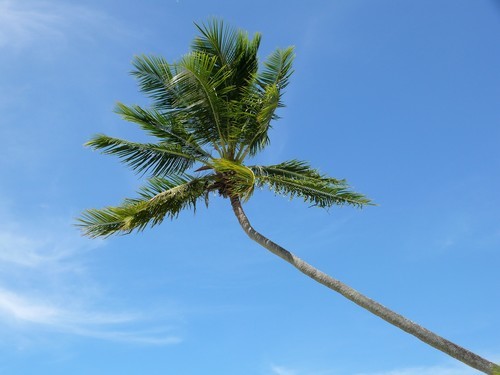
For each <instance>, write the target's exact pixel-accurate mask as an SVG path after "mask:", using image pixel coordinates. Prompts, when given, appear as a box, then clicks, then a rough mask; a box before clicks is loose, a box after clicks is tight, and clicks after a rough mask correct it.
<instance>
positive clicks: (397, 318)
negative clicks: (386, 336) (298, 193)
mask: <svg viewBox="0 0 500 375" xmlns="http://www.w3.org/2000/svg"><path fill="white" fill-rule="evenodd" d="M231 205H232V207H233V211H234V213H235V215H236V217H237V218H238V221H239V223H240V224H241V226H242V228H243V230H244V231H245V233H246V234H247V235H248V236H249V237H250V238H251V239H252V240H254V241H255V242H257V243H258V244H259V245H261V246H263V247H264V248H266V249H267V250H269V251H271V252H272V253H273V254H275V255H277V256H279V257H280V258H282V259H284V260H285V261H287V262H288V263H290V264H291V265H292V266H294V267H295V268H297V269H298V270H299V271H300V272H302V273H304V274H306V275H307V276H309V277H310V278H312V279H313V280H315V281H317V282H319V283H321V284H323V285H324V286H326V287H327V288H330V289H332V290H334V291H336V292H338V293H340V294H342V295H343V296H344V297H346V298H348V299H350V300H351V301H352V302H354V303H356V304H358V305H359V306H361V307H363V308H365V309H366V310H368V311H370V312H371V313H373V314H375V315H377V316H378V317H380V318H382V319H384V320H385V321H387V322H389V323H391V324H393V325H395V326H396V327H398V328H401V329H402V330H403V331H405V332H407V333H409V334H411V335H413V336H415V337H417V338H418V339H420V340H422V341H423V342H425V343H426V344H429V345H431V346H433V347H434V348H436V349H438V350H440V351H442V352H444V353H446V354H448V355H450V356H452V357H454V358H456V359H458V360H459V361H461V362H463V363H465V364H467V365H469V366H471V367H473V368H475V369H477V370H479V371H482V372H484V373H485V374H493V373H494V371H495V372H496V371H498V369H499V367H498V366H497V365H495V364H494V363H492V362H490V361H488V360H486V359H484V358H482V357H480V356H478V355H477V354H474V353H472V352H471V351H469V350H467V349H464V348H462V347H461V346H458V345H456V344H454V343H452V342H451V341H448V340H446V339H445V338H443V337H441V336H438V335H436V334H435V333H433V332H431V331H429V330H427V329H425V328H424V327H421V326H419V325H418V324H416V323H414V322H412V321H410V320H408V319H406V318H405V317H404V316H402V315H399V314H397V313H395V312H394V311H391V310H389V309H388V308H387V307H385V306H383V305H381V304H380V303H378V302H376V301H374V300H372V299H370V298H368V297H365V296H364V295H362V294H361V293H359V292H358V291H356V290H355V289H353V288H351V287H350V286H348V285H346V284H344V283H342V282H340V281H338V280H336V279H334V278H332V277H330V276H328V275H327V274H326V273H323V272H321V271H320V270H318V269H316V268H314V267H312V266H311V265H310V264H308V263H306V262H304V261H303V260H302V259H300V258H298V257H297V256H295V255H294V254H292V253H290V252H289V251H288V250H286V249H284V248H282V247H281V246H279V245H278V244H276V243H274V242H272V241H271V240H269V239H268V238H266V237H264V236H263V235H262V234H260V233H259V232H257V231H256V230H255V229H253V227H252V225H251V224H250V222H249V221H248V218H247V216H246V215H245V212H244V211H243V208H242V207H241V202H240V200H239V199H238V198H236V197H231Z"/></svg>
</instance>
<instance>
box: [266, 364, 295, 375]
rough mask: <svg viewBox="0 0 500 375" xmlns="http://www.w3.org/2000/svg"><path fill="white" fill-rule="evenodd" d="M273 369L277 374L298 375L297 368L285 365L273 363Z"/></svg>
mask: <svg viewBox="0 0 500 375" xmlns="http://www.w3.org/2000/svg"><path fill="white" fill-rule="evenodd" d="M271 371H272V373H273V374H276V375H297V372H296V371H295V370H292V369H291V368H288V367H284V366H277V365H272V366H271Z"/></svg>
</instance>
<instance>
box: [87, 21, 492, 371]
mask: <svg viewBox="0 0 500 375" xmlns="http://www.w3.org/2000/svg"><path fill="white" fill-rule="evenodd" d="M197 28H198V30H199V32H200V35H199V36H198V37H196V38H195V39H194V41H193V43H192V45H191V52H190V53H189V54H187V55H185V56H184V57H182V58H181V59H180V60H179V61H177V62H175V63H173V64H171V63H168V62H167V61H166V60H165V59H163V58H162V57H156V56H154V57H151V56H150V57H148V56H138V57H136V58H135V59H134V61H133V65H134V70H133V72H132V74H133V75H134V76H135V77H136V78H137V79H138V81H139V86H140V89H141V91H143V92H144V93H145V94H146V95H147V96H149V97H150V98H151V99H152V104H151V106H150V108H147V109H146V108H143V107H140V106H137V105H133V106H127V105H124V104H121V103H119V104H118V105H117V107H116V112H117V113H118V114H120V115H121V116H122V117H123V118H124V119H125V120H127V121H131V122H134V123H136V124H138V125H139V126H140V127H141V128H142V129H143V130H144V131H145V132H147V133H148V134H149V135H151V136H153V137H154V138H155V140H156V143H137V142H130V141H126V140H122V139H118V138H112V137H108V136H106V135H97V136H95V137H94V138H93V139H91V140H90V141H89V142H88V143H87V146H90V147H91V148H93V149H95V150H101V151H102V152H103V153H105V154H112V155H116V156H118V157H119V158H120V159H121V161H122V162H124V163H125V164H127V165H128V166H129V167H131V168H132V169H133V170H135V171H137V172H139V173H141V174H148V175H149V176H150V178H149V180H148V182H147V184H146V186H144V187H143V188H142V189H141V190H140V192H139V193H138V197H137V198H134V199H125V201H124V202H123V203H122V204H121V205H119V206H114V207H106V208H104V209H90V210H87V211H86V212H84V213H83V215H82V217H81V218H80V219H79V225H80V226H81V228H82V230H83V233H84V234H85V235H87V236H89V237H107V236H109V235H112V234H115V233H130V232H132V231H134V230H138V231H140V230H143V229H144V228H146V227H147V226H155V225H157V224H160V223H161V222H162V221H163V220H164V219H165V218H166V217H168V218H175V217H177V215H178V214H179V212H180V211H182V210H184V209H188V208H191V209H194V208H195V207H196V205H197V203H198V202H199V201H200V200H201V201H204V202H205V204H207V205H208V200H209V196H210V195H211V194H210V193H212V192H215V193H218V195H219V196H221V197H223V198H227V199H229V200H230V202H231V205H232V209H233V211H234V213H235V215H236V217H237V219H238V221H239V223H240V224H241V226H242V228H243V230H244V231H245V233H246V234H247V235H248V236H249V237H250V238H251V239H252V240H254V241H256V242H257V243H259V244H260V245H262V246H263V247H264V248H266V249H268V250H269V251H271V252H272V253H274V254H275V255H277V256H279V257H281V258H282V259H284V260H285V261H287V262H289V263H290V264H292V265H293V266H294V267H296V268H297V269H298V270H299V271H301V272H303V273H304V274H306V275H307V276H309V277H311V278H312V279H314V280H316V281H317V282H319V283H321V284H323V285H325V286H327V287H328V288H330V289H332V290H334V291H336V292H338V293H340V294H342V295H343V296H344V297H346V298H348V299H350V300H351V301H353V302H354V303H356V304H358V305H360V306H362V307H364V308H365V309H367V310H368V311H370V312H372V313H374V314H375V315H377V316H379V317H381V318H382V319H384V320H386V321H388V322H389V323H391V324H393V325H395V326H397V327H399V328H401V329H403V330H404V331H406V332H408V333H411V334H412V335H414V336H416V337H417V338H419V339H420V340H422V341H424V342H426V343H427V344H429V345H432V346H434V347H436V348H437V349H439V350H441V351H443V352H445V353H447V354H449V355H451V356H453V357H455V358H457V359H458V360H460V361H462V362H464V363H466V364H468V365H469V366H472V367H474V368H476V369H478V370H480V371H483V372H485V373H488V374H490V373H492V371H493V368H494V366H495V365H494V364H493V363H491V362H489V361H487V360H485V359H483V358H481V357H479V356H478V355H476V354H474V353H472V352H470V351H468V350H466V349H463V348H461V347H460V346H457V345H455V344H453V343H452V342H450V341H448V340H445V339H444V338H442V337H440V336H438V335H436V334H434V333H432V332H430V331H428V330H426V329H425V328H423V327H421V326H419V325H417V324H415V323H413V322H411V321H409V320H408V319H406V318H404V317H403V316H401V315H399V314H396V313H395V312H393V311H391V310H389V309H387V308H386V307H384V306H382V305H381V304H379V303H377V302H375V301H373V300H371V299H369V298H367V297H365V296H363V295H362V294H360V293H359V292H357V291H356V290H354V289H352V288H351V287H349V286H347V285H345V284H343V283H341V282H340V281H338V280H335V279H333V278H332V277H330V276H328V275H326V274H325V273H323V272H321V271H319V270H318V269H316V268H314V267H312V266H311V265H309V264H307V263H306V262H304V261H303V260H301V259H299V258H298V257H296V256H295V255H293V254H292V253H290V252H289V251H287V250H285V249H284V248H282V247H281V246H279V245H277V244H276V243H274V242H272V241H271V240H269V239H268V238H266V237H264V236H263V235H262V234H260V233H259V232H257V231H256V230H255V229H254V228H253V227H252V225H251V224H250V222H249V220H248V218H247V216H246V215H245V212H244V211H243V207H242V202H245V201H246V200H248V199H249V198H250V197H251V196H252V193H253V191H254V189H255V187H262V186H267V187H269V188H270V189H271V190H272V191H274V192H275V193H276V194H279V195H286V196H289V197H298V198H301V199H303V200H304V201H305V202H307V203H309V204H311V205H314V206H318V207H324V208H328V207H331V206H334V205H350V206H355V207H363V206H365V205H371V204H372V203H371V201H370V200H369V199H368V198H366V197H365V196H363V195H362V194H358V193H355V192H353V191H352V190H351V189H350V187H349V185H348V184H347V183H346V181H345V180H339V179H335V178H331V177H328V176H326V175H323V174H321V173H319V172H318V171H317V170H316V169H313V168H312V167H311V166H309V164H308V163H306V162H303V161H298V160H290V161H285V162H283V163H280V164H275V165H268V166H262V165H247V164H246V161H247V159H248V158H251V157H253V156H254V155H256V154H257V153H258V152H259V151H261V150H263V149H264V148H265V147H266V146H267V145H268V144H269V137H268V133H269V129H270V128H271V122H272V121H273V120H276V119H277V118H278V117H277V115H276V114H275V112H276V109H277V108H279V107H281V106H283V103H282V101H281V99H282V95H283V91H284V89H285V88H286V86H287V84H288V82H289V78H290V76H291V74H292V61H293V58H294V52H293V48H291V47H290V48H286V49H277V50H276V51H274V52H273V53H272V54H271V55H270V56H269V58H268V59H267V60H266V61H265V62H264V64H263V67H261V69H259V64H258V60H257V51H258V48H259V44H260V40H261V37H260V35H259V34H255V35H254V37H253V38H252V39H250V38H249V37H248V35H247V34H246V33H245V32H242V31H240V30H235V29H232V28H229V27H226V26H225V25H224V24H223V22H222V21H212V22H210V23H208V24H207V25H202V26H198V25H197ZM187 172H190V173H189V174H188V173H187Z"/></svg>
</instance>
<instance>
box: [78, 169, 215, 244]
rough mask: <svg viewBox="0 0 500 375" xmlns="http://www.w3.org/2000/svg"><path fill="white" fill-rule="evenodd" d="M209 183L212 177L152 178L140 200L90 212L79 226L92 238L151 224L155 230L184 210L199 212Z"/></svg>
mask: <svg viewBox="0 0 500 375" xmlns="http://www.w3.org/2000/svg"><path fill="white" fill-rule="evenodd" d="M209 180H210V177H203V178H193V177H191V176H187V175H186V176H180V175H174V176H170V177H169V178H158V177H156V178H153V179H150V180H149V181H148V184H147V185H146V186H145V187H143V188H142V189H141V191H140V193H139V198H136V199H126V200H125V201H124V202H123V204H122V205H120V206H115V207H106V208H103V209H90V210H87V211H85V212H84V213H83V214H82V216H81V217H80V218H79V219H78V224H77V225H78V226H79V227H80V228H81V230H82V232H83V234H84V235H85V236H88V237H91V238H95V237H108V236H110V235H112V234H116V233H122V234H127V233H130V232H132V231H133V230H137V231H141V230H143V229H144V228H146V227H147V226H148V225H149V226H151V227H153V226H155V225H158V224H160V223H162V222H163V220H164V219H165V217H168V218H171V219H173V218H176V217H177V216H178V215H179V213H180V212H181V211H182V210H184V209H188V208H191V209H193V210H195V209H196V203H197V201H198V199H200V198H204V199H205V202H207V198H208V195H207V190H206V186H207V184H208V183H209Z"/></svg>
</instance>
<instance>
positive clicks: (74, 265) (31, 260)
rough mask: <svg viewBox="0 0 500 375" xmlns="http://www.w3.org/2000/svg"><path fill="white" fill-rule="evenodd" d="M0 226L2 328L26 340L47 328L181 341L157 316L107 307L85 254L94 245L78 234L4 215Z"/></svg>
mask: <svg viewBox="0 0 500 375" xmlns="http://www.w3.org/2000/svg"><path fill="white" fill-rule="evenodd" d="M52 225H54V224H52ZM0 227H2V228H3V229H2V230H0V330H1V331H2V332H4V333H5V332H9V333H11V334H12V333H13V334H15V333H16V332H18V333H20V334H22V336H23V338H24V339H26V336H27V335H29V334H30V333H34V334H35V333H36V332H39V331H40V330H42V331H45V332H47V331H48V332H53V333H62V334H68V335H74V336H80V337H89V338H95V339H101V340H110V341H116V342H127V343H135V344H146V345H167V344H175V343H178V342H180V341H182V339H181V337H179V336H178V335H177V334H175V331H176V330H175V327H174V328H173V327H171V326H165V320H164V319H159V317H158V316H155V315H152V314H150V313H146V312H143V311H129V312H127V311H125V312H122V311H120V312H116V311H114V310H113V308H112V307H110V306H106V304H104V306H103V304H102V301H103V300H105V298H106V296H105V295H103V293H102V291H100V288H99V285H98V283H97V282H96V281H95V280H93V278H92V277H91V276H90V275H89V273H88V272H87V269H86V267H85V261H84V258H85V254H87V253H88V252H89V251H90V250H91V249H92V248H93V247H91V245H89V243H88V242H87V241H86V240H84V239H81V238H79V237H78V236H77V234H76V233H75V234H72V235H64V234H62V233H64V229H62V230H61V227H60V226H55V227H50V225H48V226H47V225H44V228H36V229H35V228H30V229H28V228H27V225H26V224H25V225H23V230H22V231H21V230H20V229H19V228H20V226H19V225H17V224H16V223H15V221H13V220H7V218H6V217H5V216H3V217H2V216H1V215H0ZM68 228H69V226H67V227H66V229H68ZM75 232H76V231H75ZM26 233H29V234H26ZM41 233H44V235H43V236H42V235H41ZM51 233H52V234H51ZM92 246H94V247H95V245H92ZM97 305H100V307H98V308H97V307H96V306H97ZM164 312H165V311H164ZM165 315H167V316H171V317H175V316H176V315H178V313H177V312H176V311H173V312H172V311H170V312H168V311H167V313H166V314H165Z"/></svg>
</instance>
